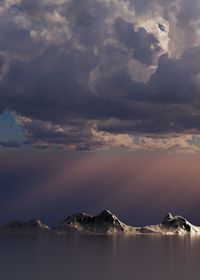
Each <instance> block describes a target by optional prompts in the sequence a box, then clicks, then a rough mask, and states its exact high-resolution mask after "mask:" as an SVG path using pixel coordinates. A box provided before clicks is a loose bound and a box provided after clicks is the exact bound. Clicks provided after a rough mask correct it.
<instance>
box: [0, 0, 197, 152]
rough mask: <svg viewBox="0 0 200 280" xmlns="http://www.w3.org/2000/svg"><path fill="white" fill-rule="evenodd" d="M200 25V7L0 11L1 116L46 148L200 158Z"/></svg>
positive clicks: (156, 3) (151, 0) (103, 1)
mask: <svg viewBox="0 0 200 280" xmlns="http://www.w3.org/2000/svg"><path fill="white" fill-rule="evenodd" d="M199 15H200V4H199V1H197V0H192V1H190V3H188V1H186V0H177V1H173V2H171V1H163V0H148V1H147V0H143V1H141V0H109V1H108V0H95V1H93V0H86V1H81V0H60V1H54V0H51V1H45V0H42V1H28V0H24V1H23V0H5V1H0V111H1V112H3V111H5V110H7V111H11V112H13V113H14V114H15V116H16V120H17V121H18V123H19V125H20V126H21V127H22V129H23V131H24V133H25V135H26V138H27V143H28V144H32V145H35V146H37V147H41V148H43V147H49V146H59V147H62V148H66V149H70V150H71V149H75V150H76V149H77V150H80V149H81V150H82V149H84V150H94V149H101V148H108V147H113V146H114V147H118V146H122V147H126V148H131V149H155V148H159V149H167V150H173V151H174V150H179V149H183V150H188V151H189V150H192V151H194V152H196V151H198V149H199V147H198V145H197V144H196V141H194V136H193V135H198V134H199V132H200V112H199V105H200V96H199V89H200V31H199V30H200V16H199ZM161 27H162V28H161ZM195 137H197V138H195V139H198V136H195Z"/></svg>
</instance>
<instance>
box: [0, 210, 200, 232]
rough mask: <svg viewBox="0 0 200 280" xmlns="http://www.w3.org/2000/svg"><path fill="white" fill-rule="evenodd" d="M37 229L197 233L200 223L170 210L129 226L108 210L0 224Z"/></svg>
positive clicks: (14, 229)
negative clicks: (157, 219)
mask: <svg viewBox="0 0 200 280" xmlns="http://www.w3.org/2000/svg"><path fill="white" fill-rule="evenodd" d="M40 233H54V234H68V233H87V234H110V235H112V234H161V235H169V234H170V235H200V227H199V226H195V225H193V224H191V223H190V222H188V221H187V220H186V219H185V218H183V217H182V216H178V215H176V216H173V215H172V214H171V213H168V214H167V215H166V216H165V217H164V219H163V220H162V222H161V223H159V224H157V225H148V226H143V227H136V226H129V225H126V224H125V223H123V222H122V221H120V220H119V219H118V218H117V217H116V216H115V215H114V214H113V213H111V212H110V211H108V210H104V211H102V212H101V213H100V214H98V215H96V216H92V215H89V214H86V213H78V214H75V215H72V216H68V217H67V218H65V219H64V220H63V221H61V222H60V223H58V224H57V225H56V226H54V227H52V228H50V227H49V226H48V225H46V224H45V223H43V222H42V221H41V220H40V219H33V220H30V221H28V222H22V221H13V222H10V223H7V224H5V225H3V226H1V227H0V234H40Z"/></svg>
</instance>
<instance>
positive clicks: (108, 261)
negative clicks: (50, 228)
mask: <svg viewBox="0 0 200 280" xmlns="http://www.w3.org/2000/svg"><path fill="white" fill-rule="evenodd" d="M0 279H1V280H108V279H109V280H129V279H130V280H134V279H136V280H143V279H144V280H151V279H154V280H155V279H156V280H157V279H158V280H173V279H176V280H177V279H181V280H186V279H187V280H188V279H191V280H199V279H200V238H199V237H191V236H185V237H184V236H183V237H182V236H160V235H135V236H120V235H119V236H103V235H82V234H72V235H71V234H69V235H48V234H43V235H9V236H8V235H5V236H0Z"/></svg>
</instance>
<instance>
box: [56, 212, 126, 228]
mask: <svg viewBox="0 0 200 280" xmlns="http://www.w3.org/2000/svg"><path fill="white" fill-rule="evenodd" d="M59 228H60V229H62V230H68V229H69V228H73V229H76V230H78V231H86V232H92V233H120V232H127V231H128V226H127V225H125V224H124V223H122V222H121V221H120V220H119V219H118V218H117V217H116V216H115V215H114V214H112V213H111V212H110V211H108V210H104V211H103V212H101V213H100V214H99V215H96V216H91V215H88V214H86V213H78V214H75V215H72V216H69V217H67V218H66V219H65V220H64V221H63V222H61V223H60V225H59Z"/></svg>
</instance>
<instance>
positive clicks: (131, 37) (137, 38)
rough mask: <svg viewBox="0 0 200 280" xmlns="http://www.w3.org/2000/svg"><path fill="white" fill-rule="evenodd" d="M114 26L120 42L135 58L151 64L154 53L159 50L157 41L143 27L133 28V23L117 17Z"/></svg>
mask: <svg viewBox="0 0 200 280" xmlns="http://www.w3.org/2000/svg"><path fill="white" fill-rule="evenodd" d="M115 28H116V32H117V35H118V37H119V40H120V42H121V43H123V44H124V45H126V46H127V48H129V49H130V50H131V51H132V52H133V56H134V57H135V59H137V60H139V61H140V62H142V63H146V64H150V65H152V64H153V61H154V55H155V54H157V53H158V52H159V51H160V46H159V41H158V40H157V39H156V37H155V36H154V35H153V34H150V33H148V32H147V31H146V30H145V29H144V28H139V29H138V30H135V29H134V26H133V24H131V23H129V22H126V21H124V20H123V19H122V18H117V19H116V21H115Z"/></svg>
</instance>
